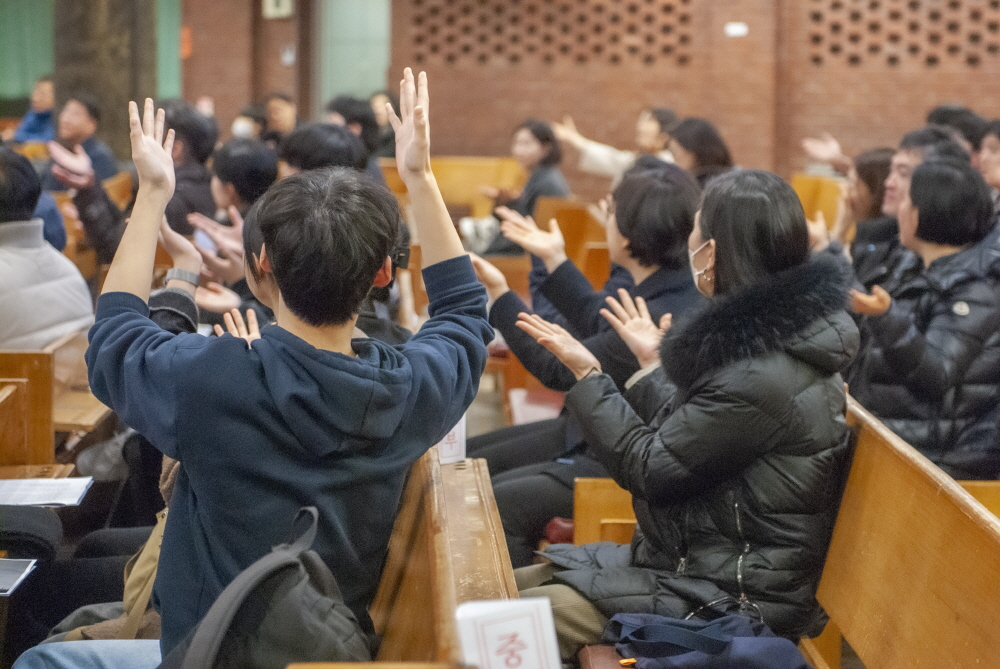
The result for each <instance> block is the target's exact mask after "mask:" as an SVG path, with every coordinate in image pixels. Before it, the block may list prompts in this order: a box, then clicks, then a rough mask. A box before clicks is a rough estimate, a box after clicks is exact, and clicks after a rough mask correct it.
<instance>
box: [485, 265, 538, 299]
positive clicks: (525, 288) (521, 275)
mask: <svg viewBox="0 0 1000 669" xmlns="http://www.w3.org/2000/svg"><path fill="white" fill-rule="evenodd" d="M486 260H488V261H490V262H491V263H493V264H494V265H495V266H496V268H497V269H499V270H500V271H501V272H503V275H504V278H506V279H507V286H508V287H509V288H510V289H511V290H513V291H514V292H515V293H517V294H518V296H520V298H521V299H522V300H524V301H525V302H526V303H528V304H531V287H530V284H529V281H528V274H530V273H531V257H530V256H529V255H528V254H527V253H523V254H521V255H519V256H486Z"/></svg>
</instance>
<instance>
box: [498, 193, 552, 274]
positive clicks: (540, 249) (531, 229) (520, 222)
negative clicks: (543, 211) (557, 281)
mask: <svg viewBox="0 0 1000 669" xmlns="http://www.w3.org/2000/svg"><path fill="white" fill-rule="evenodd" d="M495 211H496V214H497V216H499V217H500V232H502V233H503V236H504V237H506V238H507V239H509V240H510V241H512V242H514V243H515V244H517V245H518V246H520V247H522V248H523V249H524V250H525V251H527V252H528V253H533V254H534V255H536V256H538V257H539V258H541V259H542V262H544V263H545V267H546V268H548V270H549V271H550V272H552V271H554V270H555V268H556V267H558V266H559V265H561V264H562V263H563V262H564V261H565V260H566V240H564V239H563V236H562V231H561V230H560V229H559V224H558V223H556V219H554V218H553V219H552V220H551V221H549V226H550V227H551V231H550V232H545V231H544V230H542V229H541V228H539V227H538V225H537V224H535V221H534V219H532V218H531V217H530V216H528V217H525V216H521V214H519V213H517V212H516V211H514V210H513V209H508V208H507V207H497V208H496V210H495Z"/></svg>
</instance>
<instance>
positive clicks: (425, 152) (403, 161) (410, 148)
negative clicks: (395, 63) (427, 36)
mask: <svg viewBox="0 0 1000 669" xmlns="http://www.w3.org/2000/svg"><path fill="white" fill-rule="evenodd" d="M429 107H430V98H429V96H428V93H427V74H426V73H424V72H421V73H420V75H419V76H418V77H417V78H416V80H414V77H413V70H411V69H410V68H406V69H405V70H403V81H402V82H400V86H399V115H398V116H397V115H396V111H395V110H394V109H393V108H392V105H391V104H389V103H388V102H387V103H386V105H385V108H386V113H387V114H388V115H389V123H390V124H392V129H393V131H395V133H396V169H397V170H398V171H399V176H400V177H401V178H402V179H403V182H404V183H405V182H406V181H407V179H413V178H417V177H423V176H425V175H428V174H430V172H431V152H430V144H431V139H430V125H429V124H428V120H427V119H428V112H429Z"/></svg>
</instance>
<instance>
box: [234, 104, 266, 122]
mask: <svg viewBox="0 0 1000 669" xmlns="http://www.w3.org/2000/svg"><path fill="white" fill-rule="evenodd" d="M240 116H246V117H247V118H249V119H253V122H254V123H256V124H257V125H259V126H261V127H263V126H265V125H267V112H266V111H265V110H264V108H263V107H262V106H261V105H247V106H246V107H244V108H243V109H241V110H240Z"/></svg>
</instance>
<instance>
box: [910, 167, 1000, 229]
mask: <svg viewBox="0 0 1000 669" xmlns="http://www.w3.org/2000/svg"><path fill="white" fill-rule="evenodd" d="M910 201H911V202H912V203H913V206H914V207H915V208H916V209H917V212H918V216H917V230H916V236H917V237H918V238H919V239H922V240H923V241H925V242H931V243H934V244H944V245H947V246H965V245H967V244H974V243H976V242H978V241H980V240H982V239H983V238H984V237H985V236H986V235H987V234H988V233H989V231H990V230H991V229H992V228H993V224H994V216H993V200H992V198H991V196H990V187H989V186H987V185H986V182H985V181H984V180H983V177H982V175H980V174H979V172H978V171H977V170H976V169H975V168H973V167H972V165H970V164H969V163H968V161H964V162H963V161H960V160H952V159H945V160H930V161H925V162H923V163H921V164H920V165H919V166H917V168H916V169H915V170H913V177H912V178H911V179H910Z"/></svg>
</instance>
